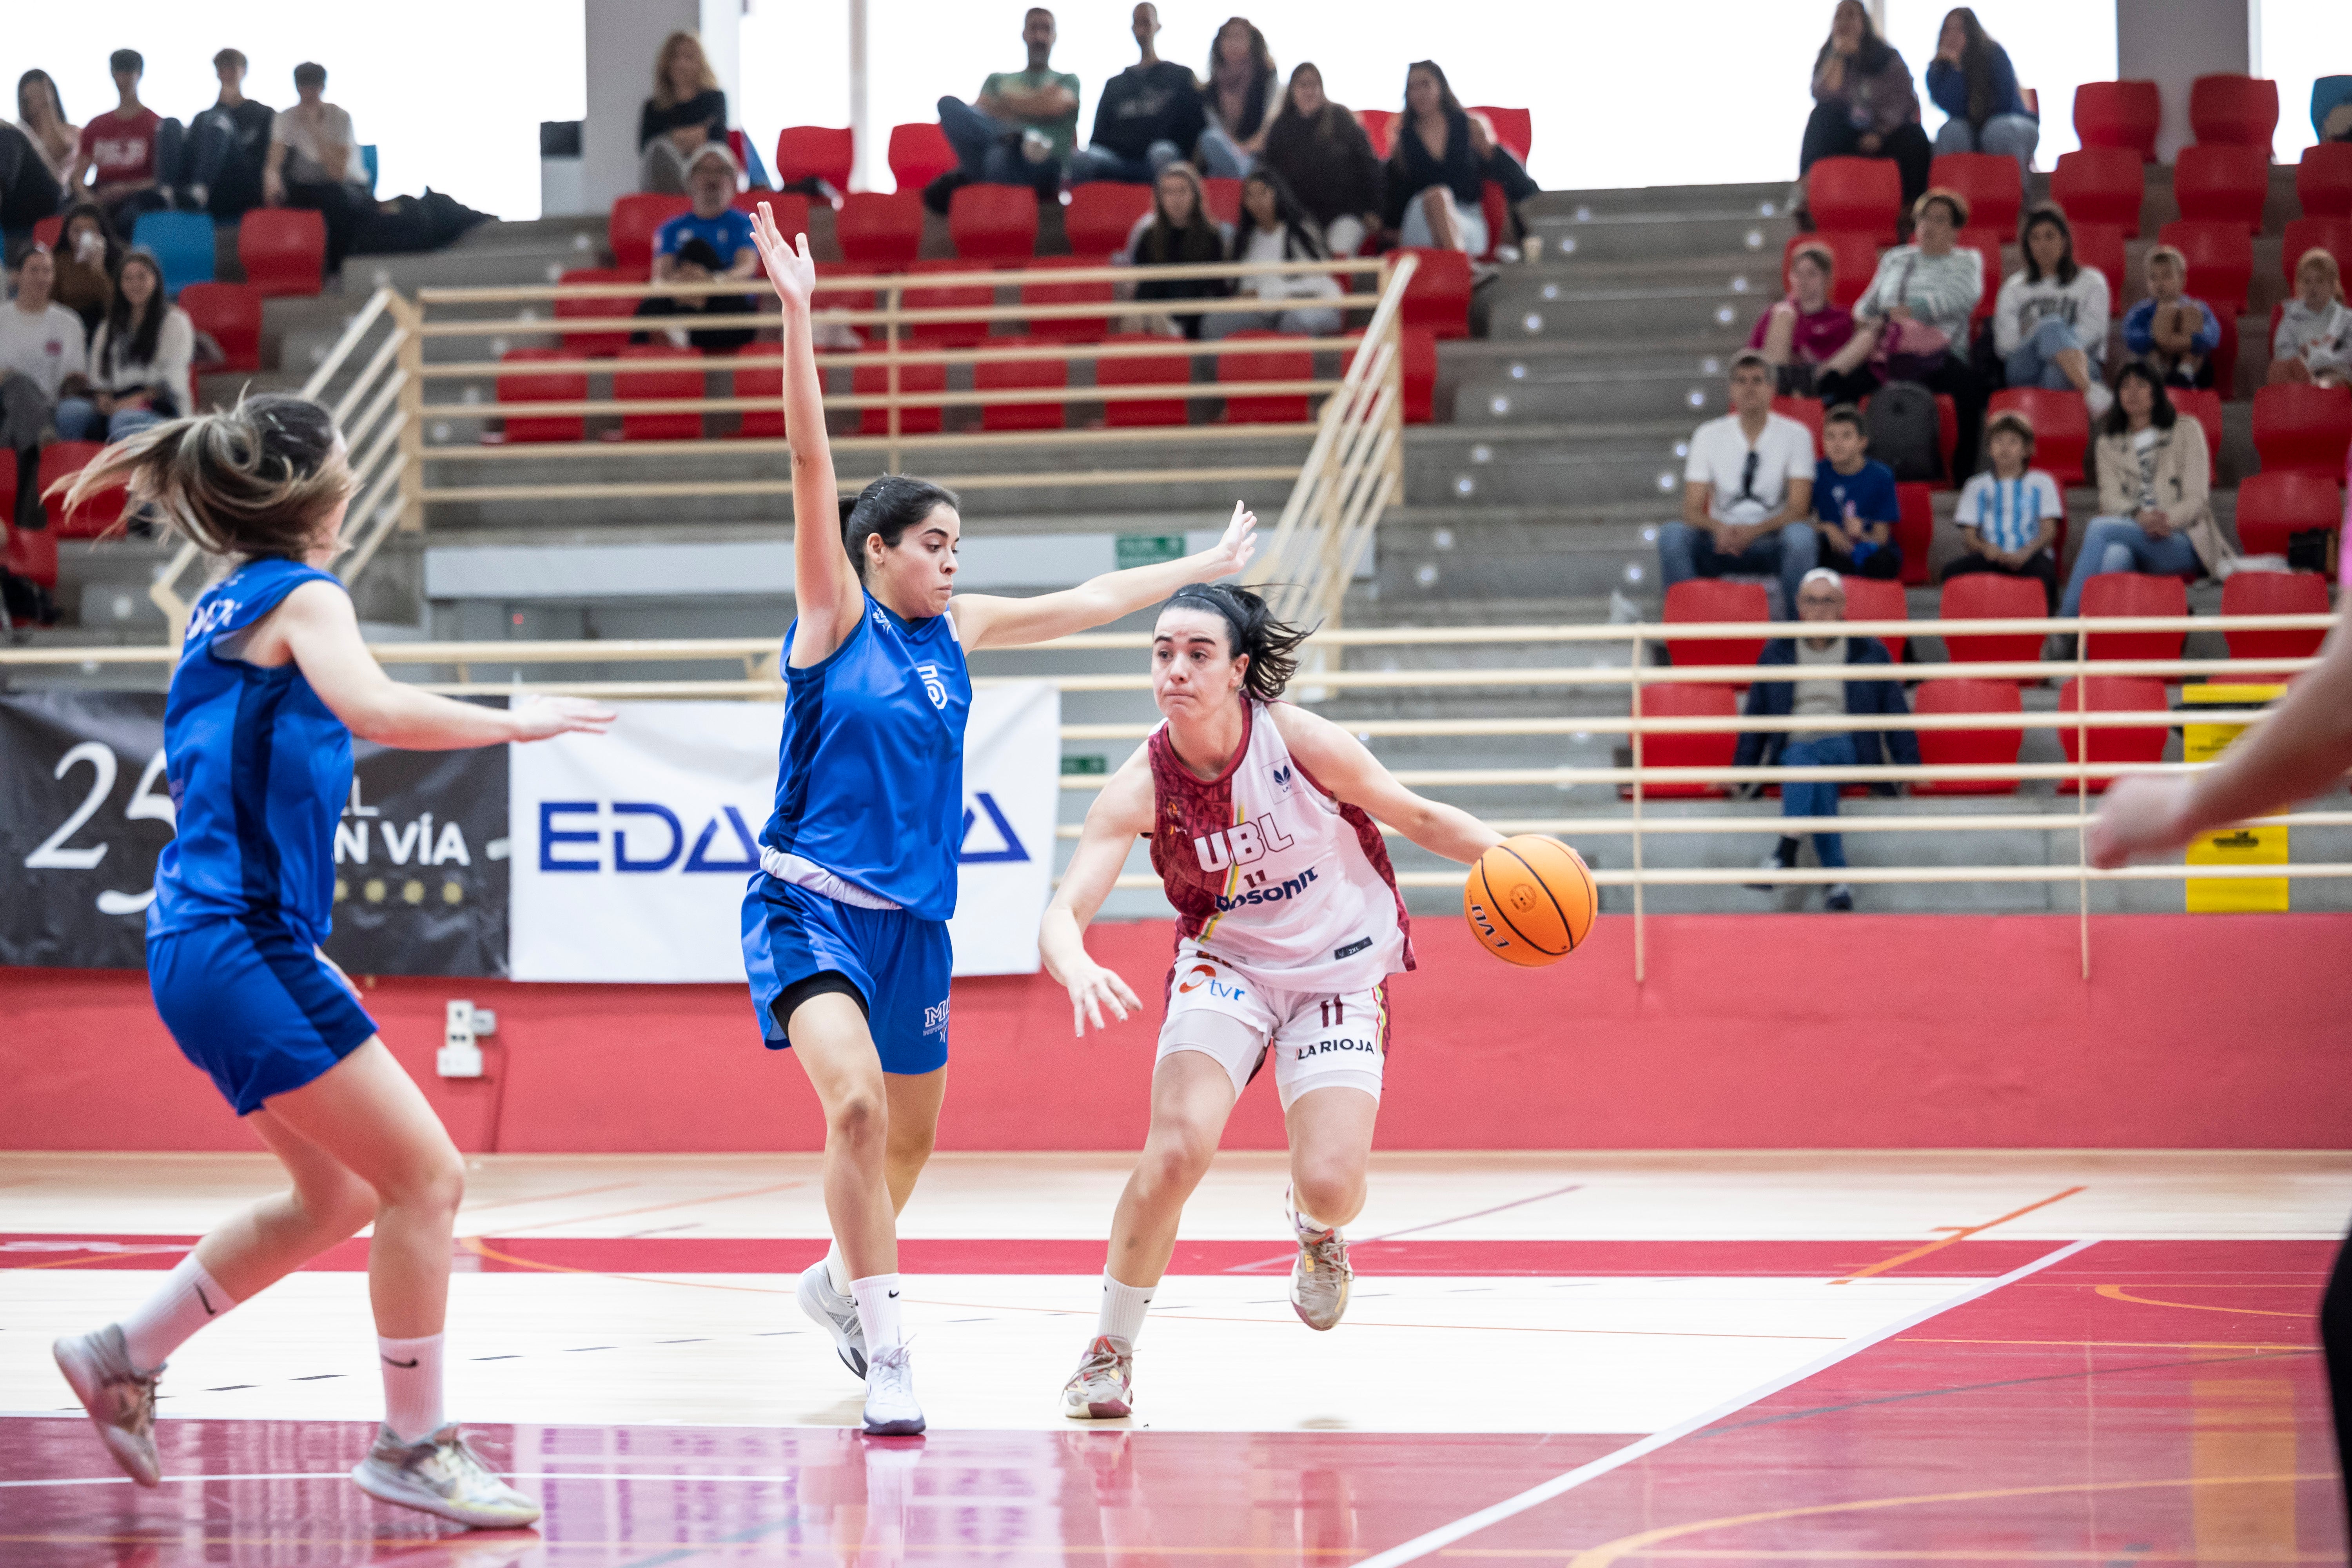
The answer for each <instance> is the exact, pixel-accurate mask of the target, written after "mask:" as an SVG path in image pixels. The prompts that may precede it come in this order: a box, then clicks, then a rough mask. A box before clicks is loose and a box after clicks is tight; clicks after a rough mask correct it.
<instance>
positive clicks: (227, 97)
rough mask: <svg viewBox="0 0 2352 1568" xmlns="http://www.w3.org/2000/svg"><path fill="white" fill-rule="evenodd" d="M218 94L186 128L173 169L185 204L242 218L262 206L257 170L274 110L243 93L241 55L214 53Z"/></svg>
mask: <svg viewBox="0 0 2352 1568" xmlns="http://www.w3.org/2000/svg"><path fill="white" fill-rule="evenodd" d="M213 71H214V74H215V75H216V76H217V77H219V79H220V98H219V99H218V100H217V101H215V103H214V104H213V106H212V107H211V108H210V109H207V110H205V111H204V112H203V113H202V114H199V115H197V116H196V118H195V120H194V122H193V123H192V124H190V125H189V127H188V137H187V142H186V143H185V144H184V147H183V148H182V150H181V161H180V167H179V168H178V169H177V170H176V171H173V173H174V174H175V176H176V178H177V180H178V183H179V185H180V188H181V190H182V193H183V194H184V195H185V197H186V199H187V205H189V206H190V207H192V208H193V209H194V210H195V211H197V212H209V213H210V214H212V215H213V216H215V217H216V218H235V217H243V216H245V215H246V214H247V213H248V212H250V211H251V210H252V209H254V208H255V207H257V206H259V205H261V172H262V169H263V166H264V165H265V164H267V163H268V161H269V124H270V121H272V120H274V119H276V118H277V115H276V112H275V111H274V110H271V108H270V107H269V106H268V104H266V103H256V102H255V101H254V100H251V99H249V98H247V97H246V96H245V55H244V53H243V52H242V51H240V50H237V49H223V50H222V51H221V52H220V53H218V54H216V55H215V56H214V57H213Z"/></svg>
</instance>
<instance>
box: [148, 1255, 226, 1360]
mask: <svg viewBox="0 0 2352 1568" xmlns="http://www.w3.org/2000/svg"><path fill="white" fill-rule="evenodd" d="M234 1306H236V1302H235V1301H233V1300H230V1299H229V1293H228V1292H227V1291H226V1290H224V1289H221V1288H220V1281H219V1280H217V1279H214V1278H213V1277H212V1276H211V1275H210V1274H207V1273H205V1266H204V1265H203V1264H201V1263H199V1262H197V1261H196V1255H195V1254H194V1253H193V1252H191V1253H189V1254H188V1255H187V1256H186V1257H185V1258H181V1259H180V1262H179V1265H178V1267H176V1268H173V1270H172V1272H171V1273H170V1274H168V1275H166V1276H165V1277H164V1279H163V1288H162V1289H159V1290H157V1291H156V1292H155V1293H154V1294H153V1295H152V1296H150V1297H148V1298H147V1300H144V1301H142V1302H141V1303H140V1305H139V1310H136V1311H134V1312H132V1313H131V1315H130V1316H129V1317H127V1318H125V1319H123V1320H122V1321H121V1325H120V1326H121V1330H122V1346H123V1349H124V1350H126V1351H128V1352H130V1354H131V1365H132V1366H135V1367H137V1368H138V1369H139V1370H140V1371H141V1372H153V1371H154V1370H155V1369H156V1368H157V1367H159V1366H162V1365H163V1363H164V1362H165V1361H166V1360H167V1359H168V1358H169V1357H170V1356H171V1353H172V1352H173V1351H175V1350H178V1349H179V1348H180V1347H181V1346H182V1345H184V1344H185V1343H187V1342H188V1336H190V1335H191V1334H193V1333H194V1332H195V1331H197V1330H198V1329H201V1328H203V1327H204V1326H205V1324H206V1323H209V1322H211V1321H213V1320H214V1319H215V1318H217V1317H219V1316H220V1315H221V1314H222V1313H223V1312H226V1311H227V1310H229V1309H230V1308H231V1307H234Z"/></svg>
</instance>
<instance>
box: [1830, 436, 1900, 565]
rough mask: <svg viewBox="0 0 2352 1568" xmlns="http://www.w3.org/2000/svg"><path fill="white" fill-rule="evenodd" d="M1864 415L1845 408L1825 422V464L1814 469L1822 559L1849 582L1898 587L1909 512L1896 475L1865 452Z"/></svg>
mask: <svg viewBox="0 0 2352 1568" xmlns="http://www.w3.org/2000/svg"><path fill="white" fill-rule="evenodd" d="M1864 444H1865V437H1864V433H1863V428H1862V410H1861V409H1859V408H1856V407H1855V406H1854V405H1853V404H1851V403H1841V404H1839V405H1837V406H1836V407H1835V408H1832V409H1831V410H1830V411H1829V412H1828V413H1827V414H1826V415H1824V416H1822V454H1823V455H1822V460H1821V461H1820V462H1819V463H1818V464H1816V465H1815V466H1814V468H1813V526H1814V527H1815V528H1816V529H1818V530H1819V531H1820V532H1821V536H1822V537H1821V546H1820V551H1819V554H1818V557H1817V559H1819V561H1820V562H1821V563H1822V565H1824V566H1826V567H1828V568H1829V569H1830V570H1831V571H1832V572H1836V573H1839V574H1843V575H1844V576H1848V577H1874V578H1878V579H1880V580H1882V581H1885V582H1890V583H1891V582H1893V581H1894V580H1895V578H1897V577H1900V576H1901V575H1903V547H1902V546H1901V545H1899V544H1897V543H1895V522H1896V521H1898V520H1899V519H1900V518H1901V517H1902V515H1903V508H1902V505H1901V503H1900V501H1899V500H1897V498H1896V495H1895V470H1894V469H1892V468H1888V467H1887V466H1886V465H1885V464H1884V463H1881V462H1876V461H1874V460H1873V459H1872V458H1871V457H1870V455H1869V454H1868V452H1866V451H1865V450H1864Z"/></svg>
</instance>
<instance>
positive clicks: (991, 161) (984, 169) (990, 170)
mask: <svg viewBox="0 0 2352 1568" xmlns="http://www.w3.org/2000/svg"><path fill="white" fill-rule="evenodd" d="M1021 131H1022V127H1020V126H1018V125H1015V124H1013V122H1012V121H1006V120H998V119H996V118H994V117H993V116H992V115H986V114H982V112H981V111H980V110H977V109H974V108H973V107H972V106H971V104H969V103H966V102H965V101H964V100H961V99H960V98H942V99H941V100H940V132H942V133H943V134H945V135H946V137H947V139H948V145H949V146H950V147H953V148H954V149H955V153H956V161H957V163H959V164H960V165H961V167H962V169H963V172H964V173H965V174H969V175H970V176H971V178H973V179H975V180H978V181H981V182H982V183H983V184H991V185H1027V186H1029V187H1030V188H1031V189H1033V190H1035V191H1038V192H1041V193H1042V192H1046V191H1058V190H1060V189H1061V188H1062V165H1061V164H1060V163H1059V162H1057V161H1056V160H1055V159H1052V158H1048V159H1046V160H1045V162H1043V163H1031V162H1030V161H1029V160H1028V159H1027V158H1025V157H1024V156H1023V155H1022V153H1021V142H1020V133H1021Z"/></svg>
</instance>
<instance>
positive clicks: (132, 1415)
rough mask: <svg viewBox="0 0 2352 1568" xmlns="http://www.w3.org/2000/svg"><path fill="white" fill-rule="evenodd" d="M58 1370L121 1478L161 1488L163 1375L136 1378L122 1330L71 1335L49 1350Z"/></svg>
mask: <svg viewBox="0 0 2352 1568" xmlns="http://www.w3.org/2000/svg"><path fill="white" fill-rule="evenodd" d="M49 1353H50V1354H52V1355H54V1356H56V1357H57V1358H58V1371H59V1372H61V1373H65V1374H66V1381H67V1382H68V1383H69V1384H72V1385H73V1391H74V1397H75V1398H77V1399H79V1400H80V1401H81V1407H82V1408H83V1409H84V1410H87V1411H89V1419H90V1423H91V1425H93V1426H96V1427H97V1428H98V1435H99V1436H100V1437H101V1438H103V1439H105V1442H106V1451H107V1452H108V1453H110V1454H111V1455H113V1456H114V1462H115V1463H116V1464H118V1465H120V1466H121V1467H122V1473H123V1474H124V1475H126V1476H129V1477H130V1478H131V1479H132V1480H134V1481H137V1482H138V1483H139V1484H140V1485H141V1486H142V1487H152V1486H160V1485H162V1484H163V1465H162V1463H161V1462H160V1461H158V1460H157V1459H156V1458H155V1381H156V1379H158V1378H160V1377H162V1376H163V1368H162V1367H160V1366H159V1367H157V1368H156V1369H155V1370H154V1371H152V1372H141V1371H140V1370H139V1369H138V1368H137V1367H135V1366H132V1365H131V1352H130V1351H129V1350H127V1349H126V1348H124V1346H123V1342H122V1329H121V1325H119V1324H115V1323H109V1324H108V1325H107V1326H106V1327H104V1328H102V1329H100V1330H99V1331H97V1332H95V1333H89V1334H74V1335H71V1336H69V1337H68V1338H66V1339H61V1340H59V1341H58V1342H57V1343H56V1344H54V1345H51V1346H50V1347H49Z"/></svg>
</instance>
